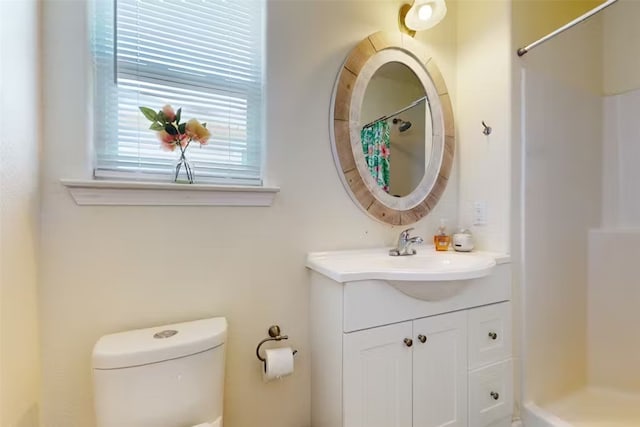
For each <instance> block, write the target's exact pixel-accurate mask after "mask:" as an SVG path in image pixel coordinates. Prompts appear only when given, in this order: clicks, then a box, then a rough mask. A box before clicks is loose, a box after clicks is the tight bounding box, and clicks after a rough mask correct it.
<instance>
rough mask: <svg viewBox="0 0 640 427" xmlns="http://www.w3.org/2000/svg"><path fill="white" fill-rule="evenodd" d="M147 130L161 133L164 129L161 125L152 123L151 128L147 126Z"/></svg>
mask: <svg viewBox="0 0 640 427" xmlns="http://www.w3.org/2000/svg"><path fill="white" fill-rule="evenodd" d="M149 129H151V130H155V131H158V132H159V131H161V130H163V129H164V126H162V125H161V124H160V123H158V122H155V123H153V124H152V125H151V126H149Z"/></svg>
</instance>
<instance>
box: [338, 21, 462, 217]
mask: <svg viewBox="0 0 640 427" xmlns="http://www.w3.org/2000/svg"><path fill="white" fill-rule="evenodd" d="M394 50H395V51H397V52H393V51H394ZM385 51H386V52H385ZM380 55H387V56H389V55H390V57H391V56H393V57H394V60H395V61H398V62H402V63H404V64H405V65H407V66H408V67H409V68H411V69H412V70H414V72H416V64H417V67H418V70H417V71H419V72H418V73H416V75H417V77H418V79H420V80H421V81H422V83H423V85H425V83H426V86H425V91H426V93H427V98H428V101H429V107H430V109H431V117H432V122H433V123H432V126H433V150H432V154H433V156H432V158H431V160H430V161H429V166H428V168H427V170H425V174H424V176H423V179H422V181H421V182H420V184H418V186H417V187H416V189H414V190H413V191H412V192H411V193H410V194H409V195H407V196H405V197H398V198H396V197H393V196H390V195H388V194H386V193H385V192H384V191H383V190H382V189H381V188H379V187H378V185H377V183H376V182H375V180H374V179H373V177H372V176H371V174H370V173H369V171H368V170H367V169H366V164H365V162H364V154H363V153H362V141H361V139H360V131H361V129H362V124H361V123H360V111H361V108H362V100H363V99H364V92H365V90H366V87H367V85H368V83H369V81H370V80H371V78H372V77H373V74H374V73H375V71H376V70H377V68H379V67H380V66H381V65H384V63H387V62H388V61H387V62H385V61H384V60H382V61H381V60H380V59H379V58H380ZM403 55H404V57H405V58H407V60H406V61H402V60H401V59H398V58H402V56H403ZM376 57H378V60H376V59H375V58H376ZM376 61H377V62H378V63H380V64H376V63H375V62H376ZM422 71H423V72H424V73H422ZM425 76H426V77H425ZM330 116H331V125H330V129H331V132H330V133H331V139H332V144H331V148H332V151H333V156H334V160H335V163H336V167H337V169H338V174H339V175H340V178H341V180H342V183H343V184H344V186H345V188H346V189H347V191H348V193H349V195H350V196H351V198H352V199H353V200H354V201H355V202H356V204H358V205H359V206H360V208H362V210H364V211H365V212H366V213H367V214H369V215H370V216H371V217H373V218H375V219H377V220H379V221H381V222H385V223H388V224H392V225H407V224H413V223H415V222H417V221H418V220H420V219H421V218H422V217H424V216H425V215H427V214H428V213H429V212H430V211H431V210H432V209H433V208H434V207H435V206H436V204H437V203H438V200H440V197H441V196H442V194H443V193H444V190H445V188H446V186H447V183H448V181H449V175H450V173H451V168H452V165H453V156H454V152H455V127H454V123H453V109H452V107H451V99H450V97H449V93H448V90H447V86H446V84H445V82H444V78H443V77H442V74H441V73H440V70H439V69H438V67H437V66H436V64H435V61H434V60H433V59H432V58H431V56H430V55H429V54H428V52H427V49H426V47H425V46H423V45H422V44H421V43H419V42H417V41H416V40H414V39H413V38H411V37H409V36H407V35H406V34H402V33H399V32H398V33H389V32H382V31H381V32H377V33H375V34H372V35H370V36H369V37H367V38H365V39H364V40H362V41H361V42H360V43H358V45H357V46H356V47H355V48H354V49H353V50H352V51H351V52H350V53H349V56H348V57H347V59H346V60H345V62H344V64H343V66H342V68H341V69H340V73H339V75H338V79H337V81H336V85H335V87H334V90H333V102H332V105H331V114H330Z"/></svg>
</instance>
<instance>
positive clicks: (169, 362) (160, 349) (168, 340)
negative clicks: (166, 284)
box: [93, 317, 227, 427]
mask: <svg viewBox="0 0 640 427" xmlns="http://www.w3.org/2000/svg"><path fill="white" fill-rule="evenodd" d="M226 335H227V321H226V319H225V318H223V317H216V318H212V319H203V320H196V321H193V322H185V323H177V324H173V325H165V326H158V327H154V328H148V329H138V330H134V331H127V332H121V333H117V334H111V335H105V336H103V337H102V338H100V339H99V340H98V342H97V343H96V345H95V346H94V349H93V380H94V402H95V409H96V419H97V426H98V427H189V426H195V425H199V424H204V423H210V424H211V425H216V426H217V425H220V426H221V425H222V402H223V391H224V390H223V387H224V364H225V340H226Z"/></svg>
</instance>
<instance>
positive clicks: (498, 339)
mask: <svg viewBox="0 0 640 427" xmlns="http://www.w3.org/2000/svg"><path fill="white" fill-rule="evenodd" d="M468 320H469V342H468V348H469V369H470V370H471V369H476V368H479V367H481V366H484V365H488V364H490V363H495V362H500V361H502V360H505V359H507V358H509V357H511V304H510V303H509V302H503V303H500V304H492V305H487V306H484V307H478V308H474V309H472V310H469V317H468Z"/></svg>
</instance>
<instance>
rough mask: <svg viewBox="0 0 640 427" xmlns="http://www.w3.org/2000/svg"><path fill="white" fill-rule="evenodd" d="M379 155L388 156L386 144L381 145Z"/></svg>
mask: <svg viewBox="0 0 640 427" xmlns="http://www.w3.org/2000/svg"><path fill="white" fill-rule="evenodd" d="M380 155H381V156H382V158H384V159H386V158H387V157H389V149H388V148H387V146H386V145H383V146H382V147H381V148H380Z"/></svg>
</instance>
